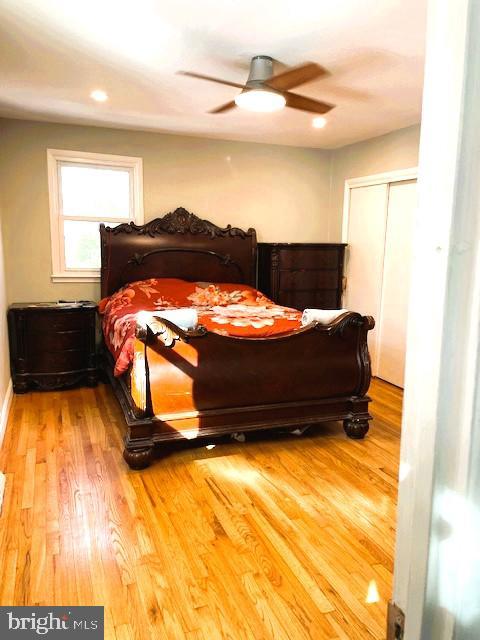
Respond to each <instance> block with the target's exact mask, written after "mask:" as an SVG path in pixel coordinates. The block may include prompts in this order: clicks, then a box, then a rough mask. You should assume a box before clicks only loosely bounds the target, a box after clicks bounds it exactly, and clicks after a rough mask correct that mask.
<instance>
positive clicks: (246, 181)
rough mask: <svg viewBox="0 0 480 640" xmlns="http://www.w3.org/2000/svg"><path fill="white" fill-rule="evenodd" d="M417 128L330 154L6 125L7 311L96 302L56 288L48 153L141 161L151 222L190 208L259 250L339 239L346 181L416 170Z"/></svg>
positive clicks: (93, 287) (93, 290) (89, 289)
mask: <svg viewBox="0 0 480 640" xmlns="http://www.w3.org/2000/svg"><path fill="white" fill-rule="evenodd" d="M419 129H420V128H419V126H415V127H409V128H407V129H401V130H399V131H394V132H392V133H390V134H387V135H384V136H381V137H378V138H372V139H371V140H367V141H365V142H360V143H357V144H354V145H349V146H347V147H343V148H341V149H336V150H333V151H322V150H318V149H302V148H295V147H282V146H274V145H263V144H253V143H242V142H227V141H222V140H209V139H205V138H194V137H186V136H173V135H167V134H160V133H146V132H139V131H125V130H120V129H106V128H100V127H84V126H74V125H62V124H50V123H40V122H30V121H22V120H8V119H3V120H2V119H0V145H1V146H0V193H1V194H2V202H3V214H4V223H3V229H4V250H5V261H6V268H7V273H8V286H7V294H8V299H9V301H10V302H12V301H16V302H19V301H28V300H40V301H41V300H57V299H59V298H66V299H74V298H77V299H79V298H82V299H87V298H88V299H98V297H99V286H98V285H97V284H95V283H85V284H71V283H62V284H53V283H51V281H50V275H51V253H50V223H49V205H48V185H47V163H46V150H47V148H49V147H50V148H57V149H72V150H81V151H93V152H99V153H114V154H120V155H130V156H141V157H142V158H143V171H144V202H145V217H146V220H150V219H152V218H154V217H155V216H157V215H161V214H164V213H166V212H168V211H171V210H172V209H174V208H175V207H177V206H184V207H186V208H187V209H189V210H191V211H193V212H194V213H196V214H198V215H199V216H202V217H206V218H209V219H211V220H212V221H213V222H216V223H217V224H220V225H224V224H228V223H231V224H233V225H236V226H239V227H243V228H247V227H255V228H256V229H257V232H258V237H259V240H260V241H261V240H266V241H287V242H288V241H289V242H293V241H300V242H301V241H310V242H315V241H320V242H321V241H330V242H336V241H339V240H340V239H341V227H342V213H343V212H342V207H343V189H344V183H345V180H346V179H347V178H353V177H359V176H365V175H370V174H372V173H380V172H383V171H389V170H393V169H403V168H407V167H412V166H416V165H417V162H418V143H419Z"/></svg>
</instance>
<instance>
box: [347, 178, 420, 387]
mask: <svg viewBox="0 0 480 640" xmlns="http://www.w3.org/2000/svg"><path fill="white" fill-rule="evenodd" d="M417 175H418V169H417V167H409V168H408V169H396V170H394V171H386V172H384V173H375V174H373V175H370V176H362V177H359V178H348V179H347V180H345V189H344V195H343V223H342V242H345V243H346V244H347V245H348V224H349V218H350V204H351V193H352V189H357V188H359V187H372V186H375V185H385V186H386V187H387V185H389V184H392V183H396V182H406V181H408V180H416V179H417ZM388 196H389V193H388V188H386V189H385V202H384V203H383V207H384V213H385V219H386V218H387V212H388V200H389V197H388ZM348 251H349V249H348V246H347V250H346V257H345V260H346V264H348V255H349V254H348ZM347 287H348V282H347ZM382 289H383V275H382V282H381V283H380V291H382ZM381 306H382V305H381V300H379V305H378V310H377V313H374V314H373V315H374V316H375V320H376V322H377V327H378V329H377V331H376V332H374V333H376V336H374V337H373V338H370V339H375V344H376V349H375V357H374V360H373V361H372V370H373V373H374V375H377V372H378V362H379V357H380V348H379V347H380V340H381V330H380V328H381V326H382V323H381V318H380V315H381Z"/></svg>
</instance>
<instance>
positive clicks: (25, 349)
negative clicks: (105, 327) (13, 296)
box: [8, 302, 97, 393]
mask: <svg viewBox="0 0 480 640" xmlns="http://www.w3.org/2000/svg"><path fill="white" fill-rule="evenodd" d="M96 308H97V305H96V304H95V303H94V302H81V303H57V302H44V303H41V302H38V303H16V304H12V305H11V306H10V308H9V310H8V333H9V343H10V369H11V373H12V382H13V389H14V391H15V393H25V392H26V391H28V390H29V389H30V388H32V387H33V388H38V389H44V390H47V389H62V388H64V387H70V386H72V385H75V384H78V383H81V382H82V383H86V384H87V385H89V386H95V385H96V384H97V363H96V349H95V322H96Z"/></svg>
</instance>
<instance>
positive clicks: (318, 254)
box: [278, 247, 339, 270]
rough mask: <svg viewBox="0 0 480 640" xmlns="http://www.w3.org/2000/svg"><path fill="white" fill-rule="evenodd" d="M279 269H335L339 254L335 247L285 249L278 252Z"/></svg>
mask: <svg viewBox="0 0 480 640" xmlns="http://www.w3.org/2000/svg"><path fill="white" fill-rule="evenodd" d="M278 253H279V267H280V269H337V270H338V262H339V252H338V249H337V248H335V247H332V248H331V249H330V248H327V249H322V250H321V251H318V250H317V249H309V248H305V249H300V248H294V249H291V248H288V249H287V248H286V249H280V250H279V252H278Z"/></svg>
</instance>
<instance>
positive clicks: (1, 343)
mask: <svg viewBox="0 0 480 640" xmlns="http://www.w3.org/2000/svg"><path fill="white" fill-rule="evenodd" d="M1 223H2V212H1V210H0V413H1V411H2V407H3V403H4V399H5V394H6V391H7V388H8V383H9V380H10V364H9V359H8V337H7V336H8V334H7V315H6V314H7V296H6V291H5V267H4V259H3V242H2V224H1ZM0 430H1V424H0ZM1 439H2V434H1V432H0V443H1Z"/></svg>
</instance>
